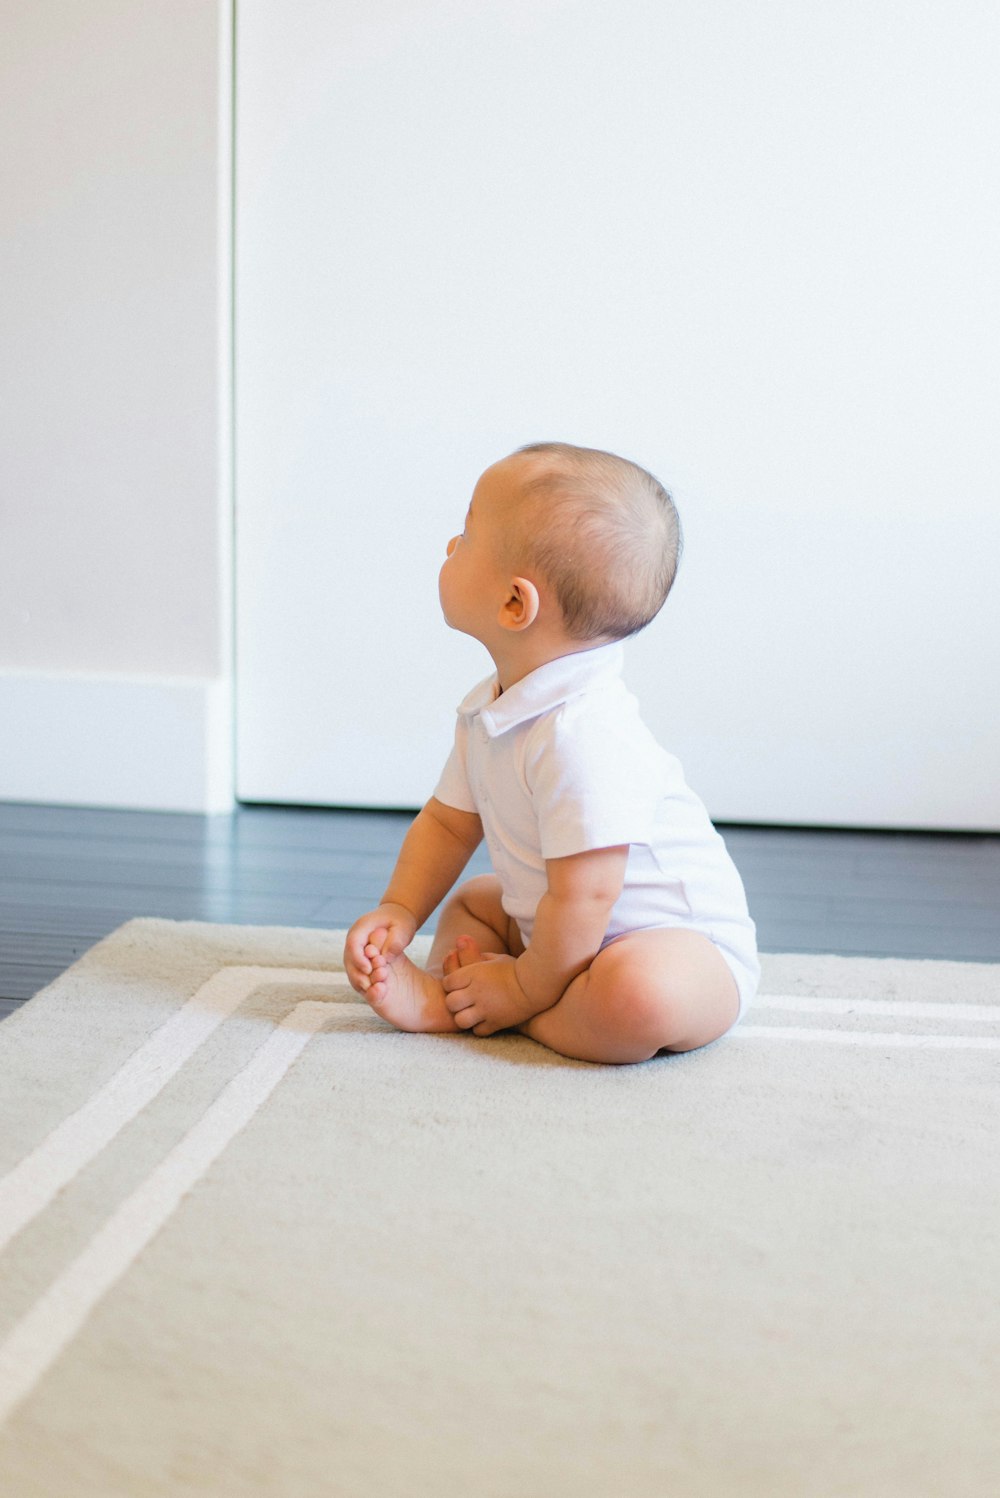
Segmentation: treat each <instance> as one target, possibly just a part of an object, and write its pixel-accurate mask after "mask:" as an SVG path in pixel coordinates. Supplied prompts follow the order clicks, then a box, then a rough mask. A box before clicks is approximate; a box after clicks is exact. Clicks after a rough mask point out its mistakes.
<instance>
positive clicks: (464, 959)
mask: <svg viewBox="0 0 1000 1498" xmlns="http://www.w3.org/2000/svg"><path fill="white" fill-rule="evenodd" d="M449 955H450V954H449ZM457 957H458V962H459V963H460V964H462V965H461V966H455V965H454V964H453V963H452V962H450V961H449V962H446V963H445V970H444V979H443V982H444V1001H445V1004H446V1005H447V1007H448V1009H449V1011H450V1012H451V1014H453V1015H454V1017H455V1023H456V1025H458V1027H459V1029H461V1030H472V1033H473V1034H474V1035H483V1036H485V1035H495V1034H496V1032H497V1031H498V1030H507V1029H510V1027H511V1026H512V1025H520V1024H522V1023H523V1022H524V1021H525V1020H526V1019H531V1018H532V1016H533V1015H534V1014H536V1013H537V1011H538V1005H537V1004H535V1005H533V1004H532V1003H531V1001H530V1000H529V999H528V998H527V997H526V996H525V994H524V991H523V990H522V988H521V985H520V983H518V981H517V971H516V969H515V966H514V958H513V957H508V956H507V955H506V954H505V953H502V952H481V951H480V950H479V946H478V944H477V943H476V942H475V941H474V939H473V938H472V937H471V936H460V937H459V938H458V948H457ZM449 969H451V970H450V971H449Z"/></svg>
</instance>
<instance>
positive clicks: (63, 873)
mask: <svg viewBox="0 0 1000 1498" xmlns="http://www.w3.org/2000/svg"><path fill="white" fill-rule="evenodd" d="M410 821H411V813H408V812H369V811H330V810H325V809H315V808H297V807H296V808H290V807H266V806H241V807H239V808H238V809H237V811H235V812H234V813H233V814H232V815H227V816H211V817H200V816H182V815H176V814H170V813H159V812H129V811H104V810H97V809H87V808H78V807H60V806H33V805H22V804H13V803H0V1016H2V1015H5V1014H9V1013H10V1012H11V1011H12V1009H13V1008H15V1007H16V1006H17V1004H18V1003H20V1002H23V1001H24V1000H25V999H27V998H29V997H30V996H31V995H32V994H33V993H36V992H37V991H38V989H39V988H41V987H43V986H44V985H45V984H46V983H48V982H50V981H51V980H52V979H53V978H54V977H56V976H57V975H58V974H59V973H60V972H63V971H64V970H65V969H66V968H67V967H68V966H69V965H70V964H71V963H72V962H74V961H75V960H76V958H77V957H79V956H80V955H81V954H82V953H83V952H85V951H86V950H87V948H88V947H90V946H92V945H93V943H94V942H96V941H98V940H99V939H100V938H101V937H102V936H105V935H107V933H108V932H109V931H113V930H114V929H115V927H116V926H119V925H121V924H122V922H123V921H127V920H130V919H131V918H132V917H133V916H166V917H171V918H173V919H178V920H203V921H223V922H230V923H235V924H248V925H288V926H315V927H335V926H349V925H350V924H351V922H352V921H353V920H354V918H355V917H356V916H357V915H359V914H361V913H362V912H363V911H364V910H366V909H369V908H370V907H371V906H372V905H373V904H375V903H377V901H378V899H379V897H380V896H381V894H382V891H383V889H384V887H385V884H386V881H387V880H388V877H389V873H390V871H391V869H392V865H393V861H394V859H395V855H396V852H397V850H398V848H399V845H400V843H401V842H402V839H403V836H404V834H405V832H406V829H407V827H408V826H409V823H410ZM719 830H720V831H721V832H722V834H723V836H724V837H725V839H726V843H727V845H728V847H729V850H730V852H731V853H732V855H733V858H734V859H735V861H736V864H737V867H738V868H739V870H740V873H741V874H742V876H743V882H744V884H745V886H746V891H747V898H748V900H749V904H750V912H751V914H752V915H753V917H754V919H755V921H756V922H757V932H758V939H759V943H760V947H761V950H762V951H765V952H779V951H782V952H839V953H843V954H847V955H851V954H859V955H869V956H900V957H944V958H952V959H959V960H967V961H979V962H1000V836H994V835H989V836H987V835H980V834H974V833H969V834H950V833H949V834H941V833H909V832H852V831H831V830H827V829H802V828H779V827H746V826H722V827H720V829H719ZM488 868H489V862H488V859H487V857H486V854H485V852H484V851H483V850H480V852H479V853H477V855H476V857H475V859H474V861H473V863H472V864H471V865H470V867H469V871H468V872H469V873H479V872H482V871H484V870H486V869H488ZM433 924H434V918H433V917H432V918H431V920H430V921H429V922H428V924H427V926H426V927H425V928H424V929H425V930H428V929H431V928H432V926H433Z"/></svg>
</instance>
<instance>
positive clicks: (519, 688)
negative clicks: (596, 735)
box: [458, 640, 625, 739]
mask: <svg viewBox="0 0 1000 1498" xmlns="http://www.w3.org/2000/svg"><path fill="white" fill-rule="evenodd" d="M624 662H625V650H624V647H623V645H622V642H621V641H620V640H612V642H611V644H610V645H596V646H595V647H594V648H593V649H592V650H578V651H575V652H574V653H573V654H572V655H560V656H557V657H556V659H555V660H554V661H547V662H546V663H545V665H544V666H539V667H538V669H537V670H535V671H529V672H528V675H527V676H522V677H521V680H520V681H517V682H515V683H514V685H513V686H512V687H511V688H510V689H509V690H508V691H506V692H501V691H500V681H499V678H498V677H497V676H496V674H494V675H493V676H487V677H486V678H485V679H484V680H483V681H481V682H478V683H477V684H476V686H474V687H473V688H472V691H471V692H470V693H469V694H468V696H467V697H465V698H464V699H463V700H462V701H461V702H460V703H459V705H458V711H459V713H460V714H461V715H462V716H463V717H467V718H472V717H475V715H476V713H478V714H479V717H480V719H481V721H482V724H483V727H484V728H485V729H486V732H487V733H488V734H489V736H490V738H491V739H494V738H496V737H497V735H498V734H501V733H506V732H507V730H508V729H509V728H516V727H517V725H518V724H519V723H526V722H527V721H528V719H529V718H537V717H538V716H539V714H541V713H546V712H548V711H549V710H550V708H553V707H558V706H559V705H560V703H563V702H566V701H568V699H569V698H570V697H575V696H577V694H578V693H580V692H584V691H587V690H589V689H590V688H591V687H592V686H595V685H596V684H597V683H598V682H601V681H605V680H611V679H612V678H614V677H616V676H620V675H621V673H622V667H623V665H624Z"/></svg>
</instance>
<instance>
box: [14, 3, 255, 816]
mask: <svg viewBox="0 0 1000 1498" xmlns="http://www.w3.org/2000/svg"><path fill="white" fill-rule="evenodd" d="M231 10H232V5H231V0H125V3H123V0H86V3H85V4H66V3H65V0H31V3H24V0H4V3H3V4H2V5H0V36H2V39H3V41H2V47H0V139H2V141H3V148H2V151H0V215H2V234H0V298H2V315H3V347H2V356H0V411H2V413H3V415H2V420H3V438H2V443H0V798H2V799H9V800H39V801H57V802H79V803H90V804H107V805H132V806H155V807H162V808H166V809H190V810H207V809H222V808H224V807H227V806H228V805H230V804H231V802H232V784H231V710H230V706H229V703H230V697H231V693H230V676H231V668H230V656H231V643H230V636H231V619H230V616H231V591H232V588H231V579H230V572H231V547H232V543H231V481H230V428H231V420H230V369H229V366H230V357H231V356H230V348H231V339H230V321H231V241H230V223H231V211H232V208H231V189H230V183H231V83H230V80H231V72H232V16H231Z"/></svg>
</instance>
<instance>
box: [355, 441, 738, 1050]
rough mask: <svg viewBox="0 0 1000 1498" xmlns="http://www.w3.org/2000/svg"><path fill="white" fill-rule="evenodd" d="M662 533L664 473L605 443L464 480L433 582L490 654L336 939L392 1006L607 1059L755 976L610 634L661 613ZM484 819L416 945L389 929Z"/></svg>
mask: <svg viewBox="0 0 1000 1498" xmlns="http://www.w3.org/2000/svg"><path fill="white" fill-rule="evenodd" d="M680 549H681V531H680V523H679V520H678V516H677V511H676V510H675V508H674V505H673V502H672V500H671V499H670V496H669V495H668V494H667V492H666V491H665V489H664V488H663V487H662V485H661V484H660V483H659V482H658V481H657V480H656V479H655V478H653V476H652V475H651V474H649V473H647V472H646V471H645V469H643V468H640V467H638V466H637V464H635V463H631V462H629V461H628V460H627V459H625V458H620V457H617V456H615V455H614V454H613V453H607V452H601V451H598V450H597V449H594V448H586V447H571V446H569V445H568V444H565V443H558V442H546V443H537V444H533V445H531V446H528V447H522V448H519V449H518V451H517V452H516V453H513V454H512V455H511V456H510V457H508V458H504V459H503V460H502V461H501V462H499V463H495V464H494V465H493V466H492V467H491V468H488V469H487V470H486V472H485V473H484V474H483V476H482V478H481V479H480V480H479V482H478V484H477V485H476V487H475V490H474V491H473V495H472V502H471V503H470V505H469V510H468V514H467V515H466V518H465V526H464V529H463V531H462V534H461V535H460V536H454V537H453V538H452V539H451V540H450V541H449V542H448V548H447V560H446V561H445V563H444V566H443V567H442V568H441V574H440V578H439V584H438V588H439V594H440V599H441V608H442V610H443V612H444V617H445V619H446V621H447V622H448V624H449V625H451V627H452V628H453V629H459V630H462V632H463V633H465V634H468V635H472V636H473V637H474V638H475V639H477V640H479V641H481V642H482V644H483V645H485V647H486V649H487V650H488V651H489V653H490V656H491V657H492V659H493V663H494V665H495V666H496V673H495V675H491V676H489V677H488V678H487V679H486V680H484V681H482V682H480V683H479V685H478V686H476V687H474V688H473V689H472V691H471V692H470V693H469V695H468V696H467V697H466V698H465V700H464V701H463V702H462V703H461V705H460V706H459V708H458V722H457V726H456V732H455V743H454V747H453V749H452V752H451V755H450V757H449V759H448V761H447V764H446V765H445V767H444V770H443V772H442V774H441V778H440V780H439V781H438V783H437V785H436V786H435V788H434V794H433V795H432V796H431V798H430V800H429V801H428V802H427V804H426V806H424V807H423V809H422V810H421V811H420V813H419V814H418V816H417V817H416V819H415V821H414V822H413V823H412V825H411V827H410V829H409V831H408V833H407V835H406V838H405V840H404V842H403V845H402V848H401V849H400V853H399V858H398V860H397V863H396V868H395V871H394V872H393V875H392V878H391V880H390V882H389V887H388V888H387V890H386V892H385V895H384V897H383V900H382V903H381V905H379V907H378V909H377V910H371V911H369V912H368V914H367V915H363V916H361V917H360V919H359V920H357V921H355V922H354V925H353V926H352V927H351V929H350V931H349V932H348V935H347V943H346V947H345V954H344V962H345V967H346V970H347V975H348V977H349V979H350V981H351V984H352V986H353V987H354V988H355V989H356V990H357V991H358V992H359V993H362V994H363V995H364V996H365V998H366V999H367V1001H368V1003H369V1004H370V1005H371V1007H372V1008H373V1009H374V1010H375V1012H376V1014H379V1015H381V1016H382V1017H383V1018H384V1019H387V1020H389V1021H390V1022H391V1023H392V1024H393V1025H395V1026H397V1028H399V1029H401V1030H433V1031H439V1032H440V1031H446V1032H451V1033H455V1032H458V1033H463V1032H471V1033H472V1034H474V1035H479V1036H486V1035H495V1034H496V1033H497V1031H499V1030H506V1029H511V1028H514V1029H518V1030H521V1031H523V1033H524V1034H525V1035H530V1036H532V1038H533V1039H535V1040H538V1041H541V1043H542V1044H543V1045H546V1046H549V1047H550V1048H551V1049H552V1050H554V1051H559V1052H561V1053H562V1055H564V1056H572V1057H576V1058H578V1059H581V1060H584V1061H598V1062H611V1063H624V1062H634V1061H645V1060H648V1059H649V1058H650V1057H652V1056H654V1055H655V1054H656V1053H657V1051H659V1050H668V1051H690V1050H694V1049H695V1048H696V1047H698V1046H703V1045H707V1044H708V1043H709V1042H710V1041H712V1040H716V1039H718V1037H719V1036H720V1035H722V1034H724V1033H725V1032H726V1031H727V1030H729V1029H730V1028H731V1027H732V1026H733V1025H734V1024H735V1023H736V1021H737V1020H738V1019H739V1018H740V1017H741V1016H742V1014H743V1012H744V1010H745V1008H746V1006H747V1004H748V1003H749V1002H750V1000H751V999H752V997H753V994H754V992H755V990H756V987H757V982H758V980H759V977H760V964H759V962H758V959H757V949H756V940H755V937H756V931H755V927H754V923H753V921H752V920H751V919H750V915H749V912H748V910H747V903H746V896H745V894H744V890H743V885H742V883H741V880H740V877H739V874H738V873H737V871H736V868H735V866H734V865H733V863H732V860H731V859H730V857H729V854H728V852H727V850H726V846H725V843H724V842H723V840H722V838H721V837H720V836H719V834H718V832H717V831H716V829H715V828H714V827H713V825H712V823H711V821H710V819H709V816H708V813H707V811H706V810H705V807H704V806H703V805H702V803H701V801H700V800H699V799H698V797H697V796H695V795H694V794H693V792H692V791H690V790H689V789H688V787H687V785H686V784H685V781H684V777H683V773H682V770H681V766H680V764H679V763H678V761H677V760H676V759H675V758H673V756H672V755H669V754H667V753H666V752H665V751H664V750H663V749H661V748H660V747H659V745H658V744H657V743H656V741H655V739H654V738H653V736H652V734H651V733H650V732H649V730H648V729H647V728H646V726H645V725H644V724H643V722H642V721H641V719H640V717H639V714H638V704H637V702H636V699H635V698H634V697H633V696H632V694H631V693H630V692H629V691H628V690H627V688H626V687H625V684H624V682H623V681H622V679H621V670H622V663H623V655H624V651H623V647H622V645H621V643H620V642H621V641H622V640H624V639H625V638H627V637H628V636H629V635H633V634H636V633H637V632H638V631H639V630H640V629H642V628H643V627H644V626H645V625H647V624H648V623H649V621H650V620H651V619H652V618H653V617H654V616H655V615H656V614H657V613H658V612H659V610H660V608H661V607H662V605H663V602H664V600H665V599H666V597H667V594H668V593H669V591H670V587H671V584H672V583H673V580H674V575H675V573H676V570H677V563H678V559H679V556H680ZM484 836H485V838H486V844H487V847H488V848H489V852H490V857H491V861H492V864H493V868H494V870H495V872H494V873H492V874H483V875H480V876H479V877H478V878H475V879H469V880H467V881H466V882H465V883H464V884H461V885H459V887H458V888H457V889H456V890H455V891H454V893H453V894H452V895H451V898H450V899H449V900H448V901H447V903H446V904H445V906H444V909H443V911H442V913H441V918H440V921H439V923H438V927H437V932H436V934H435V937H434V943H433V946H432V947H431V951H430V956H429V957H428V960H427V966H426V968H423V969H422V968H419V967H417V966H416V965H415V964H414V963H412V962H411V961H410V959H409V958H408V957H407V956H406V955H405V951H406V948H407V947H408V946H409V944H410V942H411V941H412V940H413V937H414V934H415V933H416V931H417V930H418V929H419V927H420V926H421V925H422V924H423V922H424V921H426V920H427V918H428V916H429V915H430V913H431V911H433V910H434V909H435V908H436V906H437V905H438V903H439V902H440V901H441V900H443V899H444V898H445V896H446V895H448V894H449V892H450V891H451V890H452V888H453V886H454V885H455V882H456V880H457V879H458V877H459V875H460V874H461V872H462V870H463V869H464V868H465V866H466V864H467V863H468V861H469V859H470V857H471V856H472V853H473V851H474V850H475V849H476V848H477V847H478V846H479V844H480V842H481V841H482V839H483V837H484Z"/></svg>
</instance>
